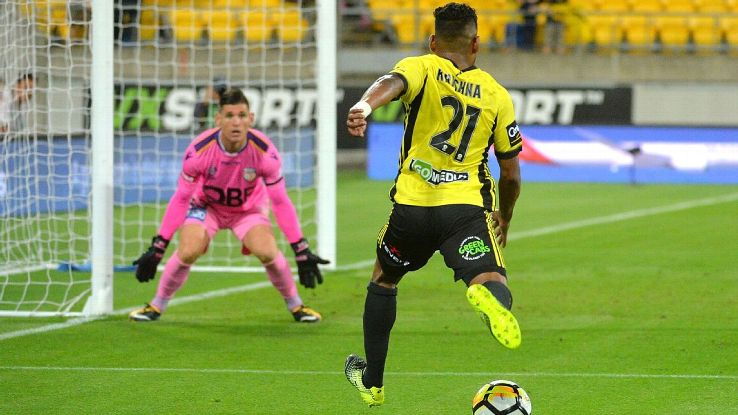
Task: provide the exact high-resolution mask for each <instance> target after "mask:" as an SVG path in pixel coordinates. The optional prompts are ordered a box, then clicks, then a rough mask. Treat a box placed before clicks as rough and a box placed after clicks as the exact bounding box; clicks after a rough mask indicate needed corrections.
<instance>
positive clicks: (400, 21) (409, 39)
mask: <svg viewBox="0 0 738 415" xmlns="http://www.w3.org/2000/svg"><path fill="white" fill-rule="evenodd" d="M390 21H391V22H392V26H393V27H394V29H395V34H396V35H397V40H398V41H399V42H400V43H407V44H410V43H418V42H425V41H426V39H427V38H428V36H429V35H430V34H431V33H433V22H434V20H433V16H430V15H428V14H426V15H420V14H418V13H402V14H396V15H393V16H391V17H390Z"/></svg>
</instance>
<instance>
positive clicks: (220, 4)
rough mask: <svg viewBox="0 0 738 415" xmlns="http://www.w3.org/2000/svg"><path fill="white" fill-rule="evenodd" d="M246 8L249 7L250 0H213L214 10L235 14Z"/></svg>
mask: <svg viewBox="0 0 738 415" xmlns="http://www.w3.org/2000/svg"><path fill="white" fill-rule="evenodd" d="M246 7H249V0H213V9H228V10H230V11H231V12H233V11H235V9H245V8H246Z"/></svg>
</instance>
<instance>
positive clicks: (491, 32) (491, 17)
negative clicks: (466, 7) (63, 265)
mask: <svg viewBox="0 0 738 415" xmlns="http://www.w3.org/2000/svg"><path fill="white" fill-rule="evenodd" d="M513 19H514V16H513V15H512V14H508V13H505V12H501V13H500V12H498V13H493V14H483V15H481V16H479V29H478V35H479V40H480V42H482V43H483V44H484V43H489V42H490V41H492V42H494V43H495V44H498V45H502V44H504V43H505V28H506V27H507V25H508V24H510V23H511V22H512V21H513Z"/></svg>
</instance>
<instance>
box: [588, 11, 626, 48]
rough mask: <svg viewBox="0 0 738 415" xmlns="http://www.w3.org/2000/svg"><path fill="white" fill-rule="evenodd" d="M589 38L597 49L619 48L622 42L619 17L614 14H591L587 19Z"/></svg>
mask: <svg viewBox="0 0 738 415" xmlns="http://www.w3.org/2000/svg"><path fill="white" fill-rule="evenodd" d="M587 26H588V27H589V30H590V31H591V35H590V38H591V39H592V42H594V44H595V45H596V46H597V47H599V48H610V47H615V46H619V45H620V43H621V42H622V41H623V31H622V29H621V27H620V24H619V17H618V16H617V15H614V14H593V15H589V16H588V17H587Z"/></svg>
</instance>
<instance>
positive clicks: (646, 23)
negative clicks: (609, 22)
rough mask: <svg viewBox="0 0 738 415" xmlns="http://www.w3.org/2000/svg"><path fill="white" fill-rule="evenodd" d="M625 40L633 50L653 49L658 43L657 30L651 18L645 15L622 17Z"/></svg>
mask: <svg viewBox="0 0 738 415" xmlns="http://www.w3.org/2000/svg"><path fill="white" fill-rule="evenodd" d="M621 25H622V28H623V38H624V39H625V41H626V42H627V43H628V45H629V47H630V48H631V49H648V50H650V49H652V48H653V44H654V42H655V41H656V28H655V27H654V25H653V22H652V20H651V19H650V17H648V16H646V15H643V14H627V15H624V16H623V17H622V20H621Z"/></svg>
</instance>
